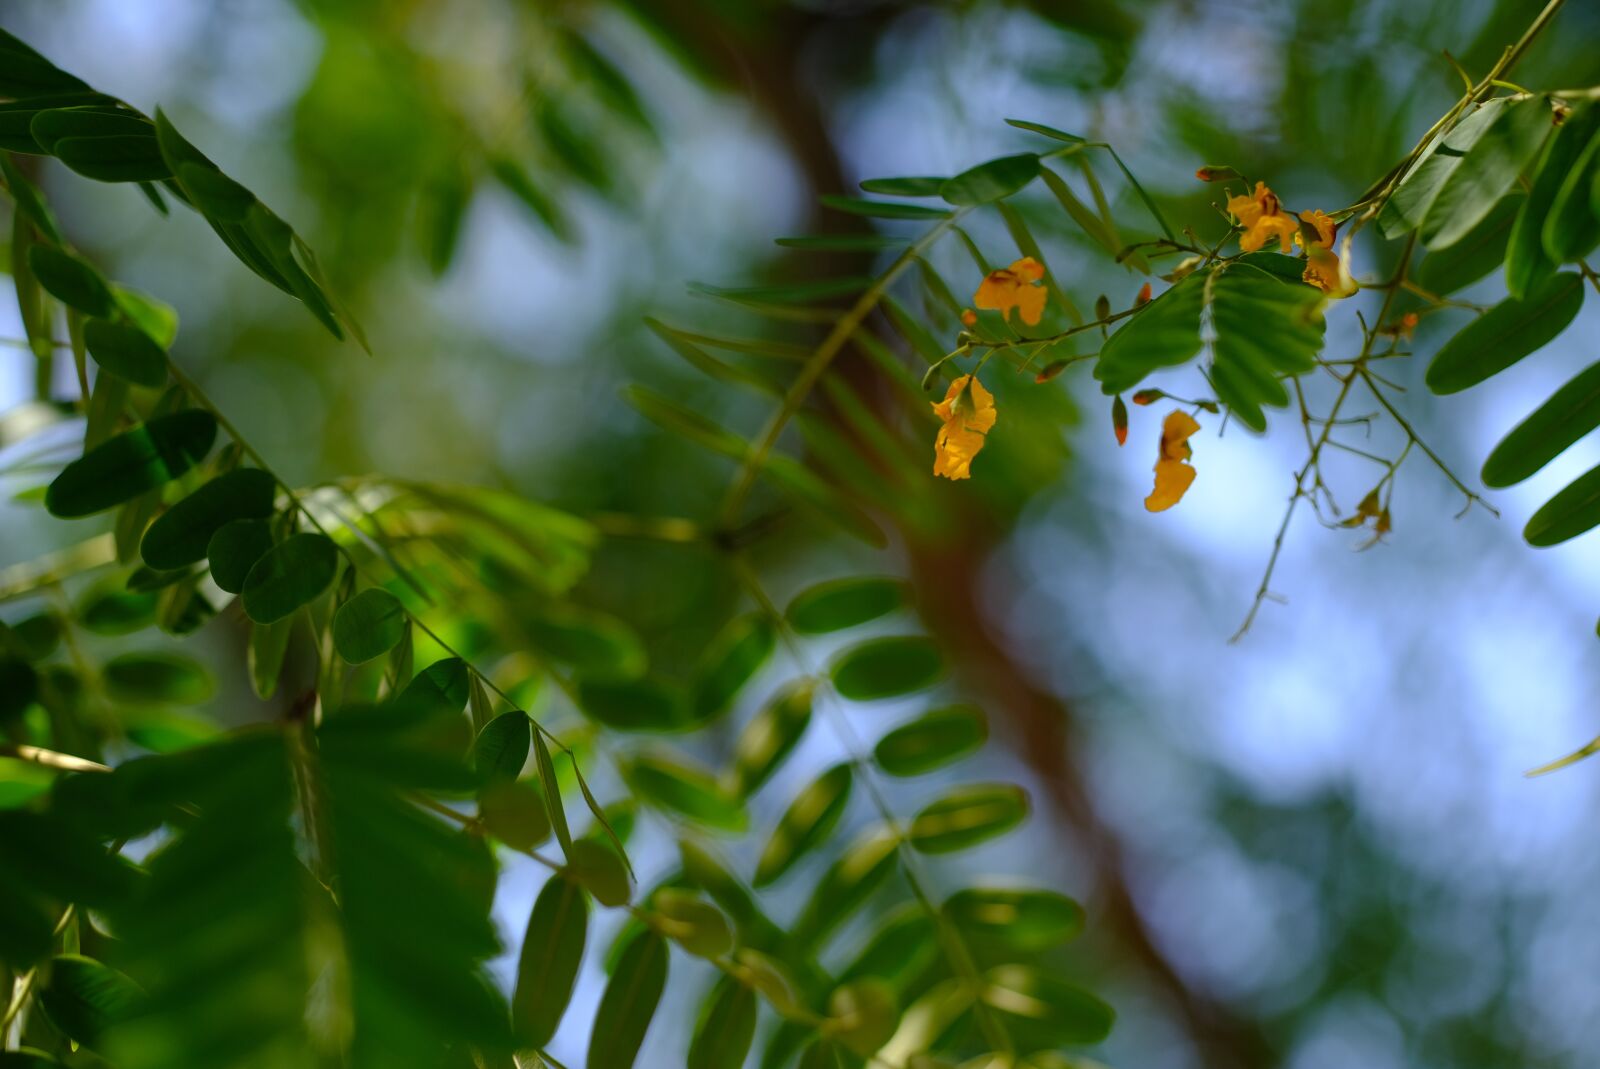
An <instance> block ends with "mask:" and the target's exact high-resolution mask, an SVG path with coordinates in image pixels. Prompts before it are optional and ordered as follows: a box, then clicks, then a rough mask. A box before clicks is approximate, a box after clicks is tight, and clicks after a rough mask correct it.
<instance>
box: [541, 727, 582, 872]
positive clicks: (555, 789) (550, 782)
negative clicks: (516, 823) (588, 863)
mask: <svg viewBox="0 0 1600 1069" xmlns="http://www.w3.org/2000/svg"><path fill="white" fill-rule="evenodd" d="M533 756H534V764H535V767H536V768H537V769H538V772H539V785H540V786H541V787H542V788H543V791H542V793H543V794H544V801H545V806H546V808H548V809H549V810H550V827H551V829H552V830H553V831H554V832H555V834H556V842H558V843H560V844H561V853H562V855H563V856H564V857H567V858H569V859H570V858H571V857H572V832H571V830H569V828H568V827H567V811H566V809H565V807H563V806H562V804H561V781H560V780H558V779H556V766H555V763H554V762H553V761H551V760H550V748H549V747H548V746H546V745H545V742H544V732H543V730H542V729H541V728H540V727H539V726H538V725H537V724H536V725H534V728H533ZM574 767H576V766H574Z"/></svg>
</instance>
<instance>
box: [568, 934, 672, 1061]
mask: <svg viewBox="0 0 1600 1069" xmlns="http://www.w3.org/2000/svg"><path fill="white" fill-rule="evenodd" d="M666 985H667V944H666V941H665V940H664V939H662V938H661V936H659V935H657V934H656V933H655V932H649V931H646V932H640V933H639V934H638V935H636V936H634V938H633V941H632V942H630V943H629V944H628V946H627V948H626V949H624V950H623V952H622V957H621V958H620V959H619V960H618V962H617V968H616V971H615V972H614V973H612V975H611V980H610V982H609V983H608V984H606V991H605V994H604V995H603V996H601V998H600V1008H599V1010H597V1011H596V1012H595V1016H594V1031H593V1032H592V1033H591V1034H590V1036H589V1057H588V1061H587V1065H588V1069H631V1067H632V1065H633V1060H634V1058H636V1057H637V1056H638V1054H639V1047H640V1046H641V1045H642V1044H643V1043H644V1035H645V1032H646V1031H647V1030H648V1029H649V1028H650V1019H651V1018H652V1017H653V1016H655V1012H656V1004H657V1003H659V1002H660V1001H661V992H662V991H663V990H664V989H665V988H666Z"/></svg>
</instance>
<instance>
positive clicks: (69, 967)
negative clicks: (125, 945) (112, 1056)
mask: <svg viewBox="0 0 1600 1069" xmlns="http://www.w3.org/2000/svg"><path fill="white" fill-rule="evenodd" d="M48 968H49V971H48V973H47V974H46V979H45V981H44V987H43V988H42V989H41V990H40V991H39V1005H40V1007H41V1008H42V1009H43V1010H44V1012H45V1016H47V1017H49V1018H50V1022H51V1023H52V1024H54V1025H55V1026H56V1027H57V1028H58V1029H60V1030H61V1032H62V1034H63V1035H66V1036H68V1037H69V1038H71V1039H72V1040H73V1041H74V1042H76V1043H80V1044H82V1045H83V1046H85V1047H88V1048H89V1049H90V1050H94V1051H103V1050H106V1049H107V1046H106V1044H107V1041H108V1039H110V1033H111V1032H112V1030H113V1029H115V1028H116V1026H117V1025H119V1024H121V1023H122V1022H124V1021H126V1020H127V1019H129V1018H130V1017H133V1016H134V1015H136V1014H137V1013H138V1012H139V1010H140V1008H141V1006H142V1003H143V1001H144V999H143V993H142V992H141V991H140V990H139V988H138V986H137V985H135V984H134V982H133V981H132V980H130V979H128V978H127V977H126V976H124V975H123V974H122V973H120V972H118V971H117V970H115V969H113V968H111V967H110V966H108V965H102V964H101V963H100V962H98V961H94V960H92V959H90V958H86V957H83V956H82V955H78V954H62V955H60V956H59V957H55V958H52V959H50V963H49V967H48Z"/></svg>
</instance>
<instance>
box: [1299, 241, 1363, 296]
mask: <svg viewBox="0 0 1600 1069" xmlns="http://www.w3.org/2000/svg"><path fill="white" fill-rule="evenodd" d="M1329 240H1330V243H1331V241H1332V239H1331V238H1330V239H1329ZM1300 277H1301V278H1303V279H1305V280H1306V281H1307V282H1309V283H1311V284H1312V285H1313V286H1315V287H1317V289H1319V290H1321V291H1322V292H1323V293H1326V294H1327V295H1328V296H1330V297H1348V296H1350V295H1351V294H1352V293H1354V292H1355V291H1356V290H1357V289H1359V288H1360V287H1359V286H1357V285H1356V280H1355V279H1354V278H1352V277H1351V275H1350V235H1348V234H1346V235H1345V239H1344V244H1343V245H1342V246H1341V247H1340V249H1339V251H1338V252H1337V253H1335V252H1334V251H1333V249H1332V248H1331V247H1329V246H1324V245H1313V246H1311V248H1309V249H1307V250H1306V269H1305V271H1304V273H1302V274H1301V276H1300Z"/></svg>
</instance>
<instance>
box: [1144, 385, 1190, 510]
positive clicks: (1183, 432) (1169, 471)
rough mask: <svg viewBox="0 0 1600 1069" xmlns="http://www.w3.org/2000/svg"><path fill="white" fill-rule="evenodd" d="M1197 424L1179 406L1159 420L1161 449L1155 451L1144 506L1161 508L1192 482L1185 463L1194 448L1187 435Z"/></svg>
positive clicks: (1173, 502) (1179, 496)
mask: <svg viewBox="0 0 1600 1069" xmlns="http://www.w3.org/2000/svg"><path fill="white" fill-rule="evenodd" d="M1199 430H1200V424H1199V423H1197V422H1195V419H1194V417H1193V416H1191V415H1189V413H1187V412H1184V411H1182V410H1181V409H1174V410H1173V411H1171V412H1168V413H1167V418H1166V419H1165V420H1163V421H1162V424H1161V451H1160V452H1159V453H1158V454H1157V455H1156V466H1155V469H1154V470H1155V473H1156V485H1155V489H1153V490H1151V491H1150V496H1149V497H1147V498H1145V499H1144V507H1145V508H1147V509H1149V510H1150V511H1151V512H1163V511H1165V510H1167V509H1169V508H1171V507H1172V506H1173V505H1176V504H1177V503H1178V502H1179V501H1181V500H1183V495H1184V494H1185V493H1187V492H1188V490H1189V487H1190V485H1191V484H1193V482H1194V477H1195V469H1194V468H1193V467H1192V466H1191V465H1190V464H1189V458H1190V457H1191V456H1192V455H1193V454H1194V450H1192V449H1191V448H1190V447H1189V439H1190V438H1191V437H1192V436H1194V435H1195V434H1196V433H1198V432H1199Z"/></svg>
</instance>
